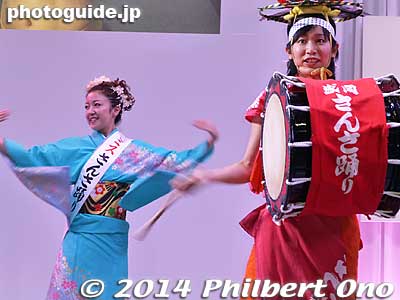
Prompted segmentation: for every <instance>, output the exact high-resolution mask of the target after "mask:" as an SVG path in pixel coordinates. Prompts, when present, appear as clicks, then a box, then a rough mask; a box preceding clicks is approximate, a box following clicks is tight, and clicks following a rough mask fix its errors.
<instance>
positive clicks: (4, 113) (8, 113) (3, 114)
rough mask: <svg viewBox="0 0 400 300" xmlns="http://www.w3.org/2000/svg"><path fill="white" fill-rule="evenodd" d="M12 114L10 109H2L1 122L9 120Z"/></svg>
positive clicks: (0, 111) (0, 113)
mask: <svg viewBox="0 0 400 300" xmlns="http://www.w3.org/2000/svg"><path fill="white" fill-rule="evenodd" d="M9 115H10V112H9V111H8V110H6V109H5V110H0V122H3V121H5V120H7V118H8V116H9Z"/></svg>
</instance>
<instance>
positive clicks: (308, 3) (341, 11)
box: [258, 0, 363, 23]
mask: <svg viewBox="0 0 400 300" xmlns="http://www.w3.org/2000/svg"><path fill="white" fill-rule="evenodd" d="M258 10H259V13H260V15H261V20H271V21H276V22H283V23H291V22H293V21H295V20H296V18H297V16H299V15H303V14H307V15H308V14H309V15H313V14H318V15H323V16H325V18H326V19H327V18H328V17H330V18H332V19H333V20H334V21H335V22H343V21H347V20H350V19H354V18H357V17H358V16H362V15H363V4H362V3H356V2H348V1H340V0H301V1H298V0H296V1H291V0H278V3H275V4H271V5H267V6H265V7H260V8H259V9H258ZM274 10H275V13H274V12H272V11H274ZM276 10H278V12H276ZM267 12H271V13H267Z"/></svg>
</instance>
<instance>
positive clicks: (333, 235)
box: [240, 90, 361, 300]
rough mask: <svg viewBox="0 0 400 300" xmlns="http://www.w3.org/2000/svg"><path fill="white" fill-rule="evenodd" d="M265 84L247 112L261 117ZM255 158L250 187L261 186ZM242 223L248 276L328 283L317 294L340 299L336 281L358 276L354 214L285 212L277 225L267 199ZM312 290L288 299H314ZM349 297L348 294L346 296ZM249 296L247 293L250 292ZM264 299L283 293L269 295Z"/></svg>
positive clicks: (252, 119) (248, 117) (257, 188)
mask: <svg viewBox="0 0 400 300" xmlns="http://www.w3.org/2000/svg"><path fill="white" fill-rule="evenodd" d="M265 96H266V91H265V90H264V91H263V92H262V93H261V94H260V95H259V96H258V97H257V98H256V100H255V101H254V102H253V104H252V105H251V106H250V107H249V108H248V110H247V112H246V115H245V118H246V120H248V121H249V122H257V123H260V122H261V117H260V114H261V112H262V110H263V107H264V102H265ZM260 163H261V160H260V159H257V160H256V162H255V164H254V167H253V168H254V170H255V171H254V172H253V174H252V183H251V189H252V191H255V192H260V182H259V178H260V174H257V173H259V171H256V170H261V168H260V165H259V164H260ZM240 224H241V226H242V227H243V228H244V229H245V230H246V232H248V233H249V234H250V235H251V236H252V237H253V238H254V247H253V250H252V252H251V255H250V258H249V262H248V265H247V270H246V278H252V279H260V280H267V279H269V280H270V281H271V282H276V283H279V284H280V285H281V286H282V285H284V284H287V283H297V284H300V283H316V281H317V280H319V279H322V280H324V283H325V284H327V288H326V289H324V290H323V292H324V293H325V297H323V298H321V299H327V300H328V299H329V300H331V299H340V298H338V297H337V296H333V294H334V293H335V290H336V287H337V286H338V285H339V283H340V282H342V281H344V280H346V279H354V280H357V263H358V251H359V249H360V248H361V240H360V231H359V224H358V220H357V217H356V216H355V215H353V216H348V217H325V216H315V215H311V216H298V217H292V218H288V219H286V220H285V221H283V222H282V225H281V226H277V225H276V224H275V223H274V222H273V221H272V218H271V215H270V214H269V212H268V210H267V209H266V205H262V206H260V207H258V208H257V209H255V210H254V211H252V212H251V213H250V214H248V215H247V216H246V217H245V218H244V219H243V220H242V221H241V223H240ZM311 297H312V293H309V292H308V293H305V295H304V297H297V296H295V297H291V298H290V299H312V298H311ZM350 298H352V297H350ZM249 299H250V298H249ZM267 299H281V297H277V298H267Z"/></svg>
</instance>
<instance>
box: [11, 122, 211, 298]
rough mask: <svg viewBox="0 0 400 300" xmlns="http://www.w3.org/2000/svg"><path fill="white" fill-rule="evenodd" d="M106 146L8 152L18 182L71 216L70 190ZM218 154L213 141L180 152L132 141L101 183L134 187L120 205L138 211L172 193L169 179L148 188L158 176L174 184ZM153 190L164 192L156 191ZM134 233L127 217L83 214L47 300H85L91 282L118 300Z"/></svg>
mask: <svg viewBox="0 0 400 300" xmlns="http://www.w3.org/2000/svg"><path fill="white" fill-rule="evenodd" d="M115 130H117V129H115ZM104 141H105V137H104V136H103V135H102V134H100V133H99V132H97V131H94V132H93V133H92V134H91V135H89V136H86V137H72V138H67V139H63V140H60V141H58V142H55V143H52V144H46V145H42V146H34V147H32V148H30V149H25V148H24V147H22V146H21V145H19V144H18V143H16V142H14V141H12V140H9V139H6V140H5V147H6V150H7V153H8V155H9V157H10V160H11V162H12V165H13V169H14V171H15V173H16V175H17V176H18V178H19V179H20V180H21V181H22V182H23V183H24V184H25V185H26V186H27V187H28V188H29V189H30V190H31V191H32V192H34V193H35V194H36V195H37V196H39V197H40V198H41V199H42V200H44V201H46V202H47V203H49V204H51V205H53V206H54V207H56V208H57V209H59V210H61V211H62V212H63V213H64V214H65V215H66V216H67V217H68V214H69V213H70V208H71V197H70V185H72V184H75V182H76V181H77V180H78V177H79V174H80V171H81V169H82V167H83V166H84V164H85V163H86V161H87V160H88V159H89V158H90V157H91V155H92V153H93V152H94V151H95V150H96V149H97V147H98V146H100V145H101V144H102V143H103V142H104ZM212 150H213V149H212V147H209V145H208V143H207V142H203V143H201V144H199V145H198V146H197V147H195V148H193V149H190V150H185V151H181V152H177V151H171V150H168V149H165V148H160V147H154V146H152V145H150V144H147V143H145V142H143V141H140V140H132V142H131V144H130V145H128V147H127V148H126V149H125V150H124V151H123V152H122V154H121V155H120V156H119V157H118V158H117V159H116V160H115V161H114V162H113V164H112V165H111V167H110V168H109V169H108V170H107V171H106V172H105V174H104V175H103V177H102V179H101V181H103V182H108V183H107V184H109V182H116V183H121V184H128V185H130V187H128V188H127V192H126V193H124V195H123V196H122V198H121V201H120V202H119V204H120V205H121V206H122V207H123V208H124V209H125V210H129V211H133V210H135V209H137V208H139V207H142V206H144V205H146V204H148V203H149V202H151V201H153V200H155V199H156V198H158V197H160V196H162V195H163V194H165V193H168V192H169V191H170V189H171V188H170V187H169V184H168V181H167V180H165V179H164V180H161V181H160V182H156V183H155V184H156V185H152V184H150V185H149V187H150V188H146V187H147V185H146V184H147V182H150V183H152V180H153V181H155V180H156V179H153V177H154V178H157V180H159V178H160V177H156V176H153V175H154V174H159V173H161V174H164V173H165V174H168V176H167V177H166V178H168V179H169V178H172V177H173V176H175V175H176V174H177V173H179V172H187V171H189V170H190V169H192V168H193V167H195V166H196V165H197V164H198V163H200V162H202V161H204V160H205V159H206V158H207V157H208V156H209V155H210V154H211V152H212ZM164 177H165V176H164ZM164 177H161V178H164ZM99 186H100V187H101V184H100V185H99ZM153 186H156V187H160V188H159V189H158V190H157V191H155V190H154V188H152V187H153ZM143 187H144V188H143ZM138 189H140V194H138V193H137V190H138ZM128 231H129V224H128V223H127V222H126V221H125V220H123V219H121V218H115V217H110V216H104V215H95V214H87V213H79V214H78V215H77V216H76V217H75V218H74V220H73V221H72V223H71V224H70V226H69V230H68V232H67V233H66V235H65V237H64V240H63V243H62V246H61V248H60V250H59V253H58V255H57V261H56V265H55V267H54V270H53V274H52V276H51V282H50V287H49V291H48V294H47V298H46V299H47V300H76V299H79V300H80V299H84V298H83V297H82V296H81V295H80V287H81V285H82V283H84V282H85V281H86V280H89V279H100V280H102V281H103V282H104V286H105V289H104V293H103V294H102V295H101V296H100V297H98V298H96V299H98V300H100V299H103V300H109V299H113V298H112V296H113V295H114V294H115V293H116V292H117V291H119V290H120V287H119V286H118V285H117V281H118V280H119V279H124V278H127V276H128V259H127V257H128V255H127V247H128Z"/></svg>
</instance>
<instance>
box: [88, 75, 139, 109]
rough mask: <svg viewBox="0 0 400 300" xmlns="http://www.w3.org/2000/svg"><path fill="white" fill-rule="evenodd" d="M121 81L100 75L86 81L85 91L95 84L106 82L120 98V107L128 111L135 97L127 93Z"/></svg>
mask: <svg viewBox="0 0 400 300" xmlns="http://www.w3.org/2000/svg"><path fill="white" fill-rule="evenodd" d="M121 82H122V81H120V80H118V79H117V80H112V79H110V78H109V77H107V76H104V75H102V76H100V77H96V78H95V79H93V80H92V81H90V82H89V83H88V85H87V86H86V91H87V92H88V91H90V90H91V89H92V88H94V87H95V86H98V85H101V84H103V83H107V87H109V88H110V89H111V90H113V91H114V92H115V93H116V94H117V95H118V97H119V98H120V104H121V109H122V110H125V111H128V110H130V109H131V108H132V106H133V103H134V102H135V99H134V98H133V97H132V96H130V95H128V94H127V92H128V91H126V90H125V88H124V87H123V86H122V85H121ZM128 93H129V92H128Z"/></svg>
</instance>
